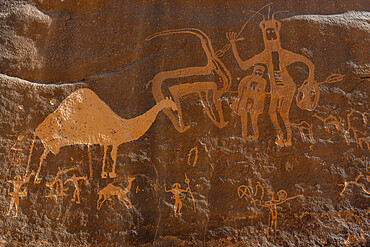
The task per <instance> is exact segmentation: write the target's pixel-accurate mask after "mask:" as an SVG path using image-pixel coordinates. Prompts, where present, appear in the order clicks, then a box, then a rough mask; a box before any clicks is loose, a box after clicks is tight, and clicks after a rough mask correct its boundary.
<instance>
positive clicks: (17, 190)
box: [6, 175, 31, 218]
mask: <svg viewBox="0 0 370 247" xmlns="http://www.w3.org/2000/svg"><path fill="white" fill-rule="evenodd" d="M30 177H31V175H29V176H27V177H25V178H24V179H22V177H21V176H20V175H17V176H15V179H14V180H9V179H8V177H6V181H7V182H9V183H12V184H13V187H14V191H13V192H10V195H12V200H11V201H10V206H9V211H8V213H7V214H6V216H9V215H10V213H11V211H12V209H13V207H14V205H15V210H16V213H15V215H14V216H13V217H14V218H15V217H18V209H19V198H20V197H25V196H27V188H25V189H24V190H23V191H21V187H22V185H24V184H26V183H28V182H29V181H30Z"/></svg>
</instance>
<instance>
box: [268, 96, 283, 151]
mask: <svg viewBox="0 0 370 247" xmlns="http://www.w3.org/2000/svg"><path fill="white" fill-rule="evenodd" d="M277 107H278V98H277V97H276V96H275V97H274V96H272V97H271V103H270V109H269V115H270V118H271V121H272V123H273V124H274V127H275V130H276V132H277V139H276V141H275V143H276V144H277V145H279V146H281V147H283V146H284V141H283V139H284V134H283V131H282V130H281V128H280V125H279V121H278V118H277V112H276V110H277Z"/></svg>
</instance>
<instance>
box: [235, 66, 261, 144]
mask: <svg viewBox="0 0 370 247" xmlns="http://www.w3.org/2000/svg"><path fill="white" fill-rule="evenodd" d="M264 72H265V67H264V66H263V65H256V66H254V68H253V73H252V75H248V76H246V77H244V78H243V79H242V80H241V82H240V84H239V86H238V97H237V99H236V101H234V103H233V104H232V105H231V108H232V109H233V110H234V111H235V112H237V113H238V114H239V115H240V117H241V123H242V135H243V138H246V139H251V140H257V139H258V137H259V130H258V116H259V115H260V114H261V113H263V110H264V107H265V98H266V93H265V89H266V85H267V81H266V80H265V79H264V78H263V74H264ZM248 113H249V115H250V117H251V121H252V128H253V135H248Z"/></svg>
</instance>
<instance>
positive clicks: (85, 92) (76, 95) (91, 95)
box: [62, 88, 101, 104]
mask: <svg viewBox="0 0 370 247" xmlns="http://www.w3.org/2000/svg"><path fill="white" fill-rule="evenodd" d="M96 99H99V101H101V99H100V98H99V96H98V95H96V93H95V92H94V91H92V90H91V89H89V88H80V89H77V90H76V91H74V92H73V93H71V94H70V95H69V96H68V97H67V98H66V99H65V100H64V101H66V100H68V101H69V100H72V101H76V102H81V103H82V102H85V101H86V100H96ZM64 101H63V102H64ZM62 104H63V103H62Z"/></svg>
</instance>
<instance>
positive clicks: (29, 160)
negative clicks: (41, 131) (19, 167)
mask: <svg viewBox="0 0 370 247" xmlns="http://www.w3.org/2000/svg"><path fill="white" fill-rule="evenodd" d="M35 141H36V132H35V134H33V140H32V144H31V148H30V154H29V155H28V162H27V168H26V176H27V175H28V172H29V169H30V164H31V158H32V152H33V147H34V146H35Z"/></svg>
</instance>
